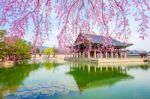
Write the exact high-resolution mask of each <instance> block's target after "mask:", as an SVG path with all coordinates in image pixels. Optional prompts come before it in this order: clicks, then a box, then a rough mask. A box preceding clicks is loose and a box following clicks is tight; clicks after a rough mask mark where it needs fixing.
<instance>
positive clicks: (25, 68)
mask: <svg viewBox="0 0 150 99" xmlns="http://www.w3.org/2000/svg"><path fill="white" fill-rule="evenodd" d="M38 68H39V64H20V65H17V66H14V67H12V68H1V69H0V96H1V95H2V94H3V92H4V91H6V90H10V91H14V90H16V89H17V88H18V87H19V85H20V84H21V82H22V81H23V80H24V79H25V78H26V77H28V76H29V74H30V72H31V71H33V70H36V69H38Z"/></svg>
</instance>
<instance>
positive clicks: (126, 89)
mask: <svg viewBox="0 0 150 99" xmlns="http://www.w3.org/2000/svg"><path fill="white" fill-rule="evenodd" d="M0 99H150V64H149V63H148V64H139V65H132V66H124V65H112V64H111V65H100V64H96V63H82V62H65V63H56V62H50V61H47V62H43V63H35V64H22V65H17V66H14V67H12V68H8V69H6V68H0Z"/></svg>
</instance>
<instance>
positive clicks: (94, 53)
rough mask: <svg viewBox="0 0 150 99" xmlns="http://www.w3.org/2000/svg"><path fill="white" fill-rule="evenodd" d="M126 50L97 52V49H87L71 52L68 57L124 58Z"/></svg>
mask: <svg viewBox="0 0 150 99" xmlns="http://www.w3.org/2000/svg"><path fill="white" fill-rule="evenodd" d="M126 57H127V53H126V51H120V52H99V51H88V52H82V51H81V52H80V51H78V52H72V53H70V58H126Z"/></svg>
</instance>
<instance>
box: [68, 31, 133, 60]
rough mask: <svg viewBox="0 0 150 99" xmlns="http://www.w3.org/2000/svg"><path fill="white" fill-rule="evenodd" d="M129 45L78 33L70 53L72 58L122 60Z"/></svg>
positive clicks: (111, 39)
mask: <svg viewBox="0 0 150 99" xmlns="http://www.w3.org/2000/svg"><path fill="white" fill-rule="evenodd" d="M131 45H132V44H128V43H122V42H120V41H118V40H116V39H113V38H106V37H104V36H100V35H95V34H84V33H80V34H79V35H78V37H77V39H76V40H75V43H74V45H73V46H72V47H70V52H71V57H73V58H78V57H86V58H90V57H92V58H115V57H116V58H119V57H120V58H123V57H126V55H127V54H126V53H127V51H126V48H127V47H129V46H131Z"/></svg>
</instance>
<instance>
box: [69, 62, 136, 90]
mask: <svg viewBox="0 0 150 99" xmlns="http://www.w3.org/2000/svg"><path fill="white" fill-rule="evenodd" d="M68 74H70V75H72V76H73V77H74V79H75V81H76V83H77V85H78V87H79V88H80V90H81V91H82V90H84V89H88V88H92V87H103V86H111V85H113V84H114V83H116V82H118V81H121V80H125V79H133V77H131V76H130V75H128V74H127V72H126V68H125V67H121V66H109V65H105V66H103V65H98V64H96V63H90V62H89V63H82V62H73V63H70V72H68Z"/></svg>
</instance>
